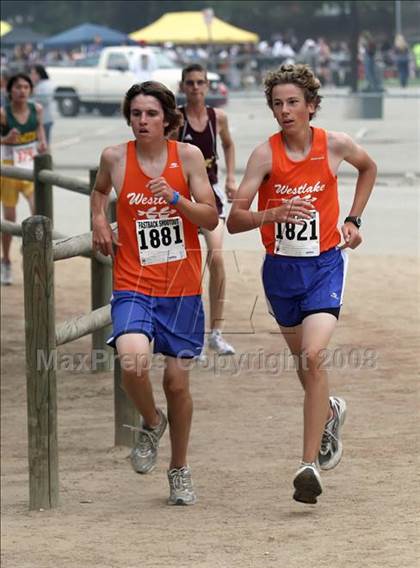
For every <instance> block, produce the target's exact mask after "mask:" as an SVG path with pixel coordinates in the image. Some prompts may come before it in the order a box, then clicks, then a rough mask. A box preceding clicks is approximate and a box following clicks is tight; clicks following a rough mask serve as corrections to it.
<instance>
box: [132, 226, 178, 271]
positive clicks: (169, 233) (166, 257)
mask: <svg viewBox="0 0 420 568" xmlns="http://www.w3.org/2000/svg"><path fill="white" fill-rule="evenodd" d="M136 233H137V244H138V249H139V257H140V264H141V265H142V266H150V265H151V264H161V263H166V262H174V261H176V260H182V259H184V258H186V257H187V253H186V250H185V242H184V227H183V224H182V219H181V218H180V217H171V218H169V219H146V220H144V221H136Z"/></svg>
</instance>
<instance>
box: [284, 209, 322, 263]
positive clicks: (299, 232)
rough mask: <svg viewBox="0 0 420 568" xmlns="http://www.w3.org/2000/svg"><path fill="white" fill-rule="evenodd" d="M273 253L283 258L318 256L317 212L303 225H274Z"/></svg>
mask: <svg viewBox="0 0 420 568" xmlns="http://www.w3.org/2000/svg"><path fill="white" fill-rule="evenodd" d="M274 252H275V253H276V254H279V255H283V256H318V255H319V212H318V211H315V212H314V215H313V218H312V219H310V220H308V221H305V222H304V224H303V225H295V224H294V223H276V244H275V248H274Z"/></svg>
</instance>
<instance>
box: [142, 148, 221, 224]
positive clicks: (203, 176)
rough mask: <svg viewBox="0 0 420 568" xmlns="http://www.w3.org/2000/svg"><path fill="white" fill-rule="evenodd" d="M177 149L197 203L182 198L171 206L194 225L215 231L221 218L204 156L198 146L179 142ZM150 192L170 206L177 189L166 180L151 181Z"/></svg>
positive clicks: (161, 178)
mask: <svg viewBox="0 0 420 568" xmlns="http://www.w3.org/2000/svg"><path fill="white" fill-rule="evenodd" d="M178 150H179V156H180V159H181V162H182V167H183V170H184V174H185V176H186V178H187V181H188V186H189V188H190V192H191V195H192V197H193V198H194V201H191V200H190V199H186V198H185V197H183V196H182V195H180V196H179V199H178V201H177V203H176V204H172V207H175V208H176V209H178V211H179V212H180V213H182V214H183V215H185V217H186V218H187V219H188V220H189V221H191V222H192V223H194V224H195V225H198V226H199V227H204V228H205V229H208V230H209V231H212V230H213V229H214V228H215V227H216V226H217V224H218V222H219V218H218V215H217V209H216V203H215V199H214V195H213V190H212V189H211V186H210V183H209V179H208V176H207V172H206V167H205V164H204V158H203V154H202V153H201V150H200V149H199V148H197V146H193V145H192V144H183V143H179V145H178ZM149 189H150V191H151V192H152V193H153V194H154V195H156V196H159V197H163V198H164V199H165V201H167V203H170V202H171V201H173V199H174V197H175V191H176V188H172V187H171V186H170V185H169V184H168V182H167V181H166V179H165V178H164V177H160V178H156V179H154V180H152V181H151V182H150V183H149Z"/></svg>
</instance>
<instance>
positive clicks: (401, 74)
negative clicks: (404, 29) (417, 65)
mask: <svg viewBox="0 0 420 568" xmlns="http://www.w3.org/2000/svg"><path fill="white" fill-rule="evenodd" d="M394 60H395V65H396V66H397V71H398V79H399V81H400V85H401V87H406V86H407V83H408V76H409V70H410V51H409V49H408V45H407V42H406V41H405V39H404V36H403V35H401V34H397V35H396V36H395V42H394Z"/></svg>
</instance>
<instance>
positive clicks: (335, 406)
mask: <svg viewBox="0 0 420 568" xmlns="http://www.w3.org/2000/svg"><path fill="white" fill-rule="evenodd" d="M330 406H331V410H332V413H333V415H332V417H331V418H330V419H329V420H328V422H327V423H326V424H325V428H324V433H323V435H322V440H321V447H320V450H319V454H318V463H319V467H320V468H321V469H323V470H327V469H333V468H334V467H335V466H336V465H338V464H339V463H340V460H341V456H342V455H343V443H342V441H341V428H342V427H343V424H344V422H345V420H346V412H347V405H346V401H345V400H344V399H342V398H339V397H338V396H330Z"/></svg>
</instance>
